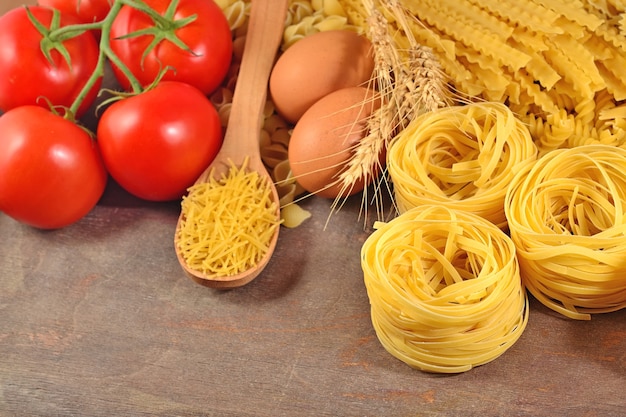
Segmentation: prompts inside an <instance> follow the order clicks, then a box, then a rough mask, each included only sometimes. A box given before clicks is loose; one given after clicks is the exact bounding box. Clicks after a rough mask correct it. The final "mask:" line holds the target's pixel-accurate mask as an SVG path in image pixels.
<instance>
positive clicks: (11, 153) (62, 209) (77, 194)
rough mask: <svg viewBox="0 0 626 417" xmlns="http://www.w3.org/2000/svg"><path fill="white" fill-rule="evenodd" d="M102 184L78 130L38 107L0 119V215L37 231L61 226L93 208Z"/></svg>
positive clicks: (92, 151)
mask: <svg viewBox="0 0 626 417" xmlns="http://www.w3.org/2000/svg"><path fill="white" fill-rule="evenodd" d="M106 182H107V173H106V171H105V169H104V164H103V163H102V158H101V157H100V153H99V152H98V147H97V146H96V145H95V143H94V141H93V139H92V138H91V137H90V136H89V134H88V133H87V132H86V131H85V130H83V129H82V128H81V127H79V126H77V125H76V124H74V123H72V122H70V121H68V120H66V119H64V118H62V117H60V116H57V115H55V114H53V113H51V112H50V111H48V110H46V109H43V108H41V107H39V106H22V107H18V108H15V109H13V110H9V111H8V112H7V113H5V114H3V115H2V116H0V211H3V212H5V213H6V214H7V215H9V216H11V217H13V218H14V219H16V220H18V221H20V222H23V223H26V224H28V225H31V226H34V227H38V228H42V229H56V228H60V227H65V226H67V225H70V224H72V223H74V222H76V221H78V220H80V219H81V218H82V217H83V216H85V215H86V214H87V213H88V212H89V211H90V210H91V209H92V208H93V207H94V206H95V205H96V203H97V202H98V200H99V199H100V197H101V196H102V193H103V192H104V188H105V186H106Z"/></svg>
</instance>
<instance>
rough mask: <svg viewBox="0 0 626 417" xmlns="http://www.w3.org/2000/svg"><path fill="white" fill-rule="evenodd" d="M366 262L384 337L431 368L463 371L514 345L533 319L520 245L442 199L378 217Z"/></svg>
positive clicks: (417, 364)
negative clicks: (386, 217)
mask: <svg viewBox="0 0 626 417" xmlns="http://www.w3.org/2000/svg"><path fill="white" fill-rule="evenodd" d="M375 227H376V230H375V231H374V232H373V233H372V234H371V235H370V236H369V237H368V239H367V240H366V241H365V243H364V245H363V247H362V251H361V265H362V269H363V274H364V281H365V286H366V288H367V294H368V297H369V300H370V310H371V319H372V323H373V326H374V329H375V331H376V334H377V336H378V339H379V340H380V342H381V344H382V345H383V346H384V348H385V349H386V350H387V351H388V352H389V353H391V354H392V355H393V356H395V357H396V358H398V359H400V360H402V361H403V362H405V363H406V364H408V365H410V366H411V367H414V368H418V369H420V370H423V371H427V372H436V373H458V372H465V371H468V370H470V369H471V368H472V367H473V366H477V365H481V364H485V363H487V362H490V361H492V360H494V359H496V358H497V357H499V356H500V355H502V354H503V353H504V352H505V351H506V350H507V349H509V348H510V347H511V346H512V345H513V344H514V343H515V342H516V341H517V340H518V338H519V337H520V336H521V334H522V333H523V331H524V329H525V328H526V324H527V322H528V300H527V295H526V292H525V291H524V290H523V288H522V284H521V278H520V274H519V266H518V262H517V259H516V254H515V246H514V244H513V242H512V241H511V239H510V238H509V237H508V236H507V235H506V234H505V233H504V232H503V231H502V230H501V229H499V228H498V227H497V226H495V225H494V224H493V223H490V222H488V221H487V220H485V219H483V218H482V217H480V216H477V215H475V214H472V213H467V212H463V211H458V210H453V209H449V208H446V207H443V206H434V205H430V206H424V207H420V208H414V209H411V210H408V211H406V212H405V213H403V214H401V215H399V216H397V217H396V218H394V219H393V220H391V221H389V222H388V223H376V224H375Z"/></svg>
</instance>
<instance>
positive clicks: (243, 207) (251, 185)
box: [176, 163, 280, 277]
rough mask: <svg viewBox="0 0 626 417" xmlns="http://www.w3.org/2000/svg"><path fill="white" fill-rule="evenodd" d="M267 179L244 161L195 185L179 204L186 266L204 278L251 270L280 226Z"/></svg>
mask: <svg viewBox="0 0 626 417" xmlns="http://www.w3.org/2000/svg"><path fill="white" fill-rule="evenodd" d="M277 210H278V207H276V203H274V201H273V199H272V190H271V188H270V186H269V183H268V180H267V178H265V177H262V176H260V175H259V174H258V173H257V172H247V170H246V163H244V165H243V166H241V167H235V166H231V168H230V169H229V171H228V174H227V175H223V176H222V177H221V178H214V176H213V173H211V175H210V177H209V180H208V181H207V182H205V183H199V184H196V185H194V186H192V187H190V189H189V193H188V195H187V196H186V197H184V198H183V201H182V213H184V218H183V219H182V220H181V227H180V232H179V235H178V236H177V239H176V244H177V246H178V249H180V251H181V254H182V257H183V259H184V260H185V262H186V264H187V265H188V266H189V267H190V268H192V269H194V270H197V271H199V272H202V273H204V274H206V275H208V276H214V277H226V276H231V275H235V274H238V273H241V272H243V271H246V270H248V269H250V268H251V267H253V266H255V265H256V264H257V263H258V262H259V261H260V260H261V259H262V258H263V257H264V256H265V254H266V253H267V251H268V249H269V247H270V245H271V242H272V238H273V236H274V231H275V230H276V228H277V227H279V225H280V222H279V221H278V219H277V215H276V213H277Z"/></svg>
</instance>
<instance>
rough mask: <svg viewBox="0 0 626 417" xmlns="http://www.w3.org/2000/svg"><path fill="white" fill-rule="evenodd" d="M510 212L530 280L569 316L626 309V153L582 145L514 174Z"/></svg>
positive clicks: (525, 277)
mask: <svg viewBox="0 0 626 417" xmlns="http://www.w3.org/2000/svg"><path fill="white" fill-rule="evenodd" d="M505 212H506V215H507V219H508V224H509V229H510V233H511V237H512V239H513V242H514V243H515V245H516V247H517V254H518V258H519V262H520V267H521V271H522V279H523V282H524V285H525V287H526V288H528V290H529V291H530V293H532V294H533V295H534V296H535V297H536V298H537V299H538V300H539V301H541V302H542V303H543V304H544V305H546V306H547V307H549V308H551V309H552V310H555V311H557V312H559V313H561V314H563V315H565V316H567V317H570V318H573V319H583V320H588V319H590V318H591V314H593V313H604V312H610V311H615V310H619V309H622V308H625V307H626V150H624V149H622V148H616V147H613V146H608V145H597V144H591V145H582V146H578V147H576V148H571V149H558V150H554V151H552V152H549V153H547V154H545V155H543V156H542V157H541V158H539V160H538V161H537V162H536V164H535V165H533V166H532V167H529V169H528V170H525V171H521V172H519V173H518V174H517V176H516V177H515V178H514V180H513V182H512V183H511V186H510V189H509V191H508V193H507V196H506V200H505Z"/></svg>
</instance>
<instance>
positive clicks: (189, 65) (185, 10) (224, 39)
mask: <svg viewBox="0 0 626 417" xmlns="http://www.w3.org/2000/svg"><path fill="white" fill-rule="evenodd" d="M144 1H145V3H146V4H147V5H149V6H150V7H152V8H153V9H154V10H155V11H157V12H158V13H160V14H161V15H165V14H166V10H167V9H168V7H169V6H170V4H171V3H172V0H144ZM194 15H195V16H196V19H195V20H194V21H193V22H191V23H189V24H187V25H185V26H183V27H181V28H178V29H175V30H171V31H170V34H171V35H175V36H176V37H178V39H180V41H182V42H183V43H184V44H185V45H187V47H189V49H190V50H191V51H192V52H189V51H185V50H183V49H181V48H180V47H179V46H177V45H176V44H174V43H173V42H171V41H170V40H167V39H164V40H162V41H161V42H159V43H158V45H157V46H156V47H154V48H152V49H150V50H149V51H148V53H147V54H146V55H145V57H144V52H145V51H146V50H147V49H149V46H150V44H151V42H152V41H153V40H154V39H155V37H154V36H152V35H141V36H137V37H132V38H127V39H118V38H120V37H122V36H125V35H128V34H130V33H133V32H136V31H140V30H144V29H147V28H150V27H154V26H155V23H154V22H153V20H152V19H151V18H150V17H149V16H148V15H147V14H145V13H144V12H141V11H139V10H137V9H135V8H132V7H130V6H123V7H122V9H121V10H120V13H119V15H117V17H116V18H115V20H114V21H113V25H112V28H111V42H110V44H111V49H112V50H113V52H114V53H115V54H116V55H117V56H118V57H119V58H120V60H121V61H122V62H123V63H124V64H125V65H126V66H127V67H128V68H129V70H130V71H131V72H132V73H133V75H134V76H135V77H136V78H137V79H138V80H139V82H140V83H141V84H142V85H144V86H146V85H149V84H151V83H152V82H153V81H154V80H155V79H156V77H157V75H158V74H159V72H160V71H161V70H162V69H164V68H166V67H172V68H174V70H169V71H168V72H167V74H166V75H165V77H164V78H163V79H164V80H175V81H182V82H186V83H188V84H191V85H193V86H194V87H196V88H198V89H199V90H200V91H202V92H203V93H204V94H209V93H211V92H213V91H214V90H215V89H216V88H217V87H218V86H219V85H220V84H221V83H222V81H223V80H224V78H225V77H226V74H227V72H228V69H229V67H230V63H231V59H232V52H233V42H232V34H231V31H230V27H229V25H228V21H227V20H226V16H225V15H224V13H223V12H222V9H220V8H219V6H218V5H217V4H216V3H215V2H214V1H213V0H180V2H179V4H178V7H177V8H176V11H175V13H174V14H173V20H175V21H177V20H180V19H184V18H188V17H190V16H194ZM113 72H114V74H115V76H116V78H117V80H118V81H119V83H120V84H121V85H122V87H124V88H126V89H129V88H130V86H129V82H128V79H127V78H126V77H125V76H124V75H123V74H122V72H121V71H120V70H119V69H118V68H117V67H114V68H113Z"/></svg>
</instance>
